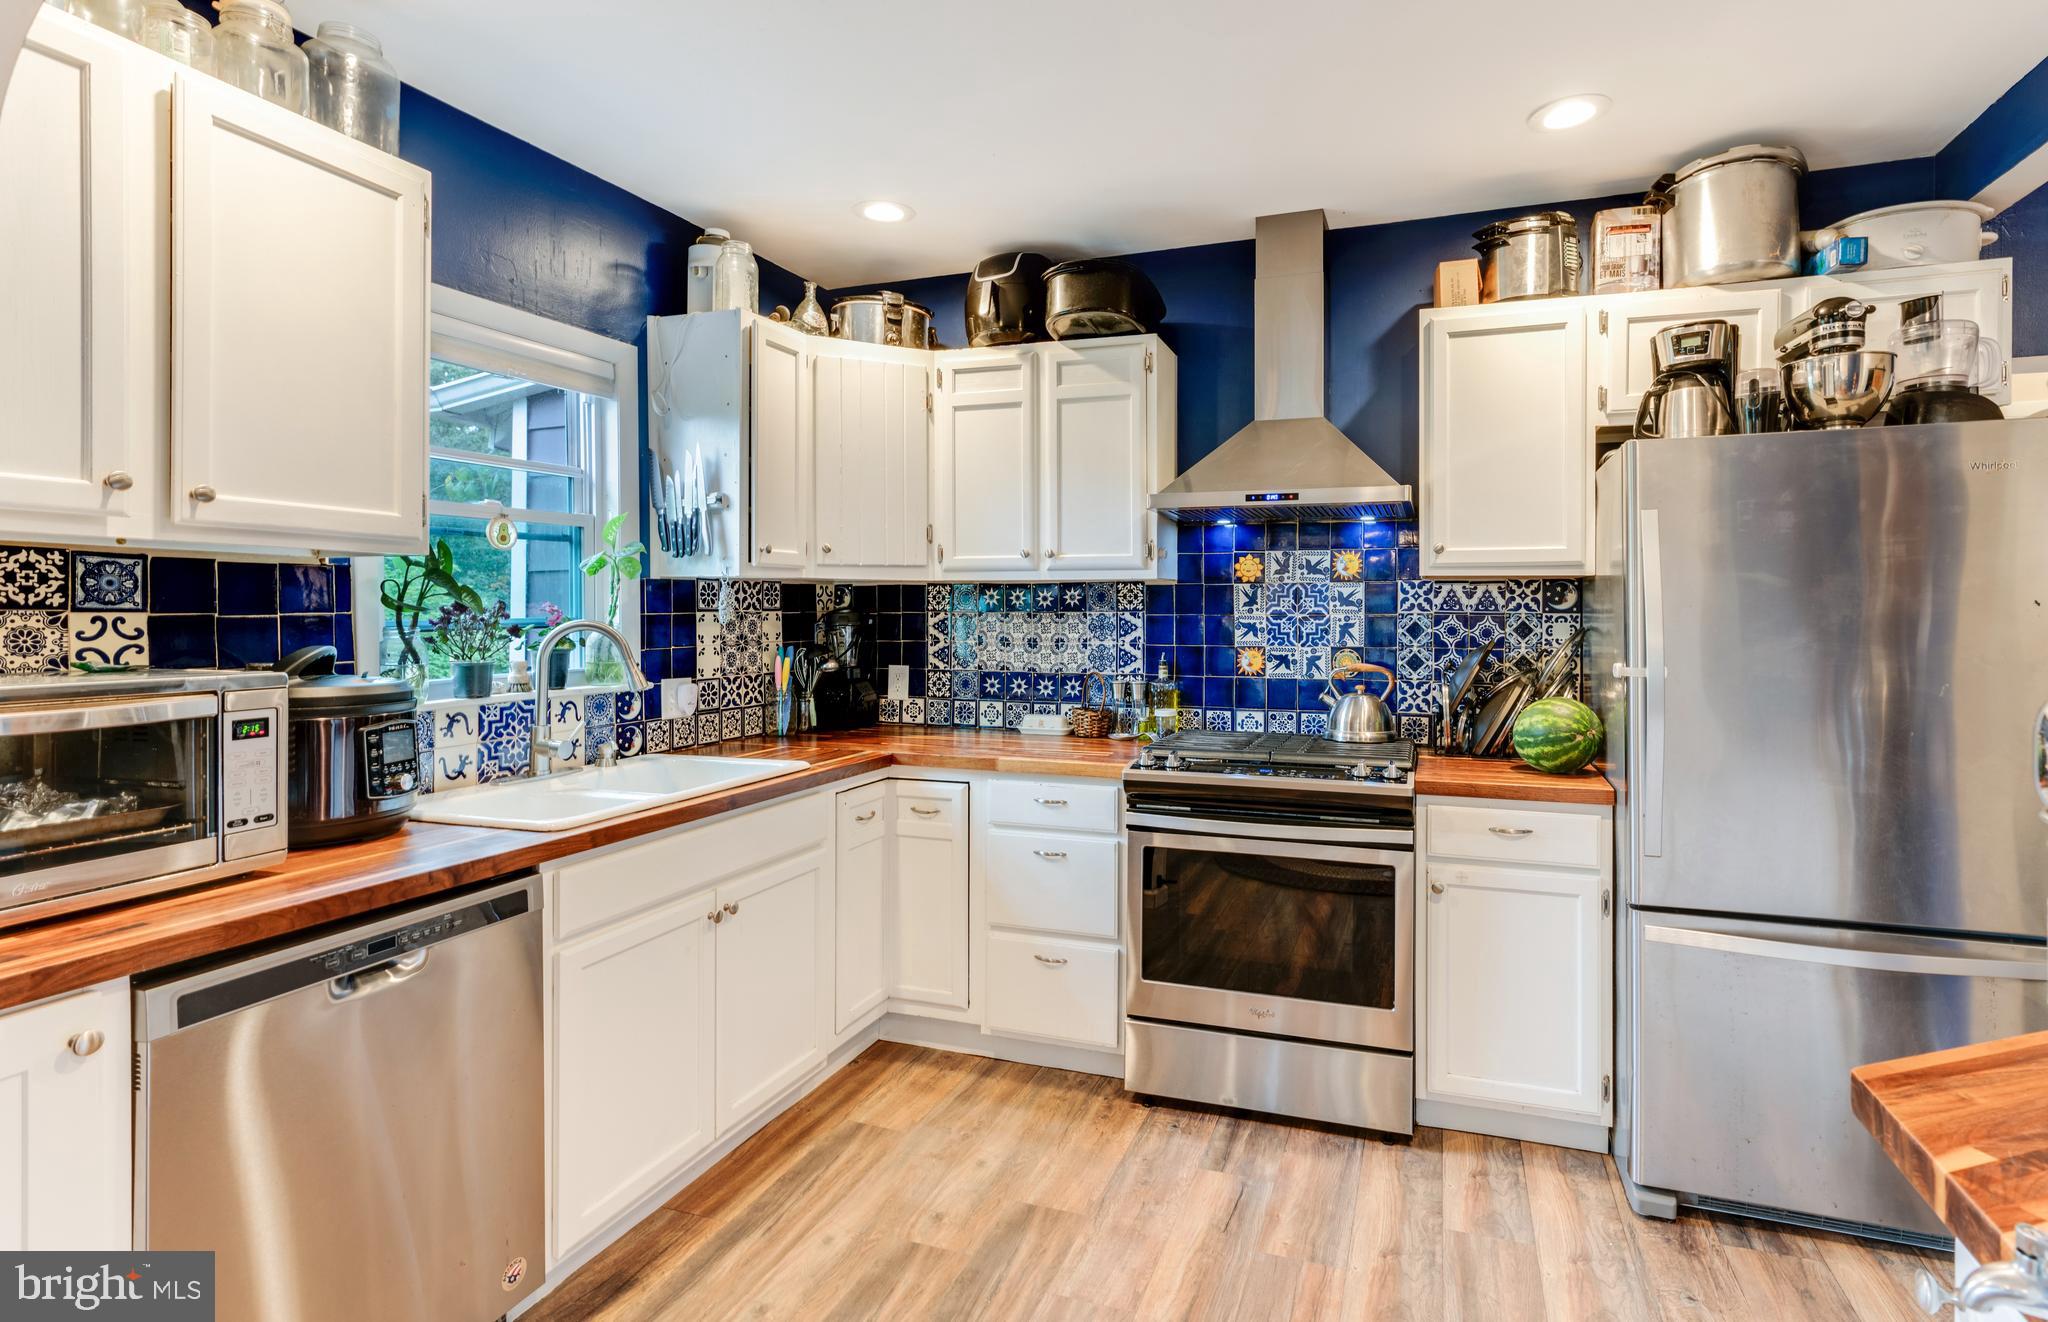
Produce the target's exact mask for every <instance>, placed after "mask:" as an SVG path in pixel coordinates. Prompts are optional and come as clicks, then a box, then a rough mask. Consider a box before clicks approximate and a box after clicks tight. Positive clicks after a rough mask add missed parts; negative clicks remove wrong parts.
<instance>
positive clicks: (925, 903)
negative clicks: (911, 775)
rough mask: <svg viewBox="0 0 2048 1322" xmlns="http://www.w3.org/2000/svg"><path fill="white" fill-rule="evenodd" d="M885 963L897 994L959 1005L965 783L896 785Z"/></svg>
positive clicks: (963, 996)
mask: <svg viewBox="0 0 2048 1322" xmlns="http://www.w3.org/2000/svg"><path fill="white" fill-rule="evenodd" d="M895 835H896V866H895V874H894V876H893V878H892V885H891V886H890V894H889V932H890V942H889V964H890V968H891V969H892V970H893V975H892V976H893V977H894V979H895V983H894V985H893V986H892V987H891V988H890V989H889V994H890V995H891V996H893V997H895V998H896V999H898V1000H904V1001H920V1002H923V1003H924V1004H926V1005H939V1006H948V1007H951V1008H955V1009H962V1008H965V1007H966V1005H967V787H966V786H965V785H957V784H952V783H950V782H942V781H923V780H920V781H909V780H905V781H899V782H897V785H896V818H895Z"/></svg>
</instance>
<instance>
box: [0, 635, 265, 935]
mask: <svg viewBox="0 0 2048 1322" xmlns="http://www.w3.org/2000/svg"><path fill="white" fill-rule="evenodd" d="M285 683H286V677H285V676H284V675H281V674H274V673H267V672H261V671H205V670H160V671H134V672H128V673H123V674H105V675H16V676H6V677H4V678H0V926H6V925H11V924H14V923H17V922H21V921H23V920H25V919H29V918H42V917H46V916H48V915H51V914H54V913H60V912H64V911H67V910H72V909H81V908H87V907H90V906H93V905H99V904H109V903H113V902H116V901H119V900H126V899H129V898H132V897H134V896H137V895H143V894H148V893H150V892H153V891H161V890H169V889H171V888H173V887H179V886H189V885H191V884H193V883H195V882H201V881H211V880H215V879H218V878H222V877H230V876H235V875H237V874H240V873H244V872H250V871H254V870H255V869H257V868H261V867H264V866H267V865H269V864H272V863H275V862H277V861H279V860H281V859H282V858H283V857H284V855H285V844H286V825H285V797H284V785H285V772H286V767H287V765H288V759H287V757H286V753H285V739H286V715H287V712H286V704H285Z"/></svg>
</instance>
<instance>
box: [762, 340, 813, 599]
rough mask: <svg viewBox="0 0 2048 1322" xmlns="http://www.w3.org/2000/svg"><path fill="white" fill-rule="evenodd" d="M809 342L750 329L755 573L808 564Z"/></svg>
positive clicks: (796, 568)
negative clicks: (752, 332) (751, 346)
mask: <svg viewBox="0 0 2048 1322" xmlns="http://www.w3.org/2000/svg"><path fill="white" fill-rule="evenodd" d="M809 338H810V337H809V336H807V335H805V334H804V333H803V332H802V331H800V330H793V329H791V328H790V327H788V326H783V325H779V324H777V323H775V322H772V321H769V320H766V319H765V318H764V319H762V320H758V321H756V322H755V323H754V345H753V348H754V355H753V382H752V390H753V403H754V408H753V437H752V440H753V445H752V450H753V496H754V508H753V524H752V537H751V540H750V545H751V547H752V549H751V551H750V552H749V555H748V559H749V561H750V563H752V564H753V566H754V567H755V568H756V569H779V570H796V571H798V572H802V571H803V570H804V569H806V568H807V567H808V566H809V564H810V559H811V534H810V526H811V478H810V464H811V452H812V433H811V421H812V419H811V353H810V349H809V348H808V347H807V345H806V341H807V340H809Z"/></svg>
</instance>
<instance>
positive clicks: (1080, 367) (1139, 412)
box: [1039, 341, 1152, 570]
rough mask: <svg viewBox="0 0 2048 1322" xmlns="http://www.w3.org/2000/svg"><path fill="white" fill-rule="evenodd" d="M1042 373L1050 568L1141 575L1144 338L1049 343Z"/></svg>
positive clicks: (1146, 519)
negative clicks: (1125, 571) (1129, 571)
mask: <svg viewBox="0 0 2048 1322" xmlns="http://www.w3.org/2000/svg"><path fill="white" fill-rule="evenodd" d="M1039 353H1040V361H1041V363H1042V364H1043V371H1044V375H1045V386H1044V389H1045V424H1044V430H1045V446H1044V464H1045V478H1044V491H1045V539H1044V540H1045V562H1046V567H1047V568H1050V569H1067V570H1082V569H1142V568H1144V567H1145V566H1146V564H1147V563H1149V559H1148V557H1147V555H1146V550H1147V537H1146V528H1147V527H1148V526H1149V524H1150V523H1151V516H1150V514H1149V513H1148V511H1147V509H1146V499H1147V497H1149V496H1150V495H1151V494H1152V492H1151V475H1150V471H1149V468H1150V466H1149V464H1148V463H1147V462H1146V457H1147V446H1148V440H1149V431H1150V419H1149V418H1148V417H1147V413H1146V407H1145V406H1146V389H1145V385H1146V380H1145V378H1146V375H1147V373H1148V371H1149V370H1150V368H1149V366H1148V364H1149V360H1150V357H1151V350H1150V348H1149V347H1148V346H1147V345H1146V344H1144V343H1142V342H1123V341H1120V342H1117V343H1112V344H1100V345H1091V344H1087V343H1085V342H1082V343H1075V344H1053V345H1048V346H1046V347H1044V348H1043V349H1041V350H1040V351H1039Z"/></svg>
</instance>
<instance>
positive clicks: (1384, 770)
mask: <svg viewBox="0 0 2048 1322" xmlns="http://www.w3.org/2000/svg"><path fill="white" fill-rule="evenodd" d="M1380 779H1381V780H1391V781H1396V782H1399V781H1403V780H1406V779H1408V774H1407V773H1406V772H1405V771H1403V770H1401V768H1399V767H1394V766H1386V767H1381V768H1380Z"/></svg>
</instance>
